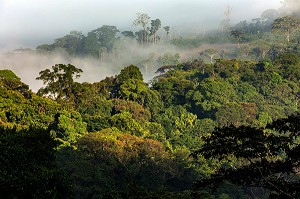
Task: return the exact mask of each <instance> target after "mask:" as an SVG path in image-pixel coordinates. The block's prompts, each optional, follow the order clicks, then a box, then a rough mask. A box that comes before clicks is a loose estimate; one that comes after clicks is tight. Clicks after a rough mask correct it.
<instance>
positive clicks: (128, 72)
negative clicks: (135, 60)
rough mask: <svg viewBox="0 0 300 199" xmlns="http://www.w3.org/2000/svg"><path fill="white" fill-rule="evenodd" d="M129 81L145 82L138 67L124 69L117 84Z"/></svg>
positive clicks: (131, 66)
mask: <svg viewBox="0 0 300 199" xmlns="http://www.w3.org/2000/svg"><path fill="white" fill-rule="evenodd" d="M129 79H135V80H140V81H143V75H142V73H141V71H140V69H139V68H138V67H137V66H134V65H130V66H127V67H125V68H123V69H122V70H121V72H120V74H119V75H118V76H117V82H118V83H119V84H122V83H123V82H124V81H126V80H129Z"/></svg>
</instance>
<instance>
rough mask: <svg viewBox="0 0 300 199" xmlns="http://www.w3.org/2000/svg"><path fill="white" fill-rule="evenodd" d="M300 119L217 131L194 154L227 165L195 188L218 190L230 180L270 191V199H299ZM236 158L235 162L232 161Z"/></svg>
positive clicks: (287, 119) (292, 118) (231, 127)
mask: <svg viewBox="0 0 300 199" xmlns="http://www.w3.org/2000/svg"><path fill="white" fill-rule="evenodd" d="M299 120H300V116H299V115H293V116H290V117H288V118H286V119H280V120H277V121H275V122H273V123H272V124H270V125H267V127H266V128H265V129H257V128H253V127H246V126H241V127H233V126H230V127H225V128H218V129H216V130H215V131H214V132H212V133H211V134H210V135H209V136H207V137H206V138H205V144H204V145H203V146H202V147H201V149H200V150H199V151H197V152H196V153H195V154H194V155H199V154H201V155H203V156H204V157H205V158H215V159H218V160H219V161H222V160H223V161H224V160H225V161H226V160H227V162H228V163H227V164H223V166H221V167H220V168H219V170H218V171H217V172H216V173H215V174H213V175H211V176H210V177H204V178H201V179H199V180H198V182H197V183H196V186H197V187H202V188H203V187H210V188H216V187H218V186H220V185H221V184H222V182H225V181H227V182H230V183H232V184H235V185H238V186H246V187H261V188H264V189H268V190H269V191H270V198H278V199H279V198H290V199H296V198H299V197H300V191H299V190H300V180H299V166H300V165H299V164H300V161H299V160H300V156H299V154H300V153H299V151H300V145H299V141H298V140H299V136H300V134H299V133H300V131H299V129H300V126H299V124H300V123H299ZM233 159H235V160H236V161H230V160H233Z"/></svg>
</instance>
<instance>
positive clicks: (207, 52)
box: [203, 48, 218, 64]
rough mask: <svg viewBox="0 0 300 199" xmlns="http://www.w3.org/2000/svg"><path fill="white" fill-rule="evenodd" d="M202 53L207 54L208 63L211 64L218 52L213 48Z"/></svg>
mask: <svg viewBox="0 0 300 199" xmlns="http://www.w3.org/2000/svg"><path fill="white" fill-rule="evenodd" d="M203 53H205V54H207V55H208V56H209V57H210V63H211V64H212V63H213V58H214V56H215V55H217V54H218V50H216V49H214V48H209V49H206V50H204V52H203Z"/></svg>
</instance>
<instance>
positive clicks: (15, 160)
mask: <svg viewBox="0 0 300 199" xmlns="http://www.w3.org/2000/svg"><path fill="white" fill-rule="evenodd" d="M0 143H1V144H0V161H1V166H0V173H1V177H0V195H1V197H2V198H67V197H68V195H69V194H70V187H69V182H68V180H67V178H66V177H65V176H64V174H63V173H62V172H61V171H60V169H59V168H58V167H57V165H56V164H55V149H54V148H56V147H57V146H58V142H57V141H55V140H53V138H51V137H50V133H49V131H47V130H44V129H36V128H32V127H30V128H28V129H23V130H20V131H17V130H16V129H15V128H13V129H10V128H3V127H0Z"/></svg>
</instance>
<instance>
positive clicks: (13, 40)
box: [0, 0, 281, 91]
mask: <svg viewBox="0 0 300 199" xmlns="http://www.w3.org/2000/svg"><path fill="white" fill-rule="evenodd" d="M228 5H229V6H230V7H231V9H232V14H231V23H232V24H235V23H238V22H239V21H242V20H251V19H253V18H259V17H260V15H261V13H262V12H263V11H264V10H267V9H278V8H279V7H280V6H281V3H280V0H272V1H270V0H227V1H225V0H205V1H200V0H188V1H182V0H164V1H159V0H151V1H150V0H144V1H138V0H124V1H118V0H110V1H105V0H84V1H83V0H65V1H61V0H51V1H48V0H39V1H37V0H15V1H11V0H0V23H1V28H0V53H1V55H0V56H1V57H0V69H11V70H13V71H14V72H15V73H16V74H17V75H18V76H20V77H21V79H22V81H23V82H25V83H27V84H29V85H30V88H31V89H32V90H33V91H37V90H38V89H39V88H40V87H41V86H42V83H41V82H39V81H36V80H35V78H36V77H37V76H38V73H39V71H41V70H44V69H45V68H50V67H51V66H52V65H54V64H57V63H63V64H67V63H70V64H73V65H75V66H76V67H79V68H82V69H83V71H84V72H83V74H82V78H81V80H80V81H88V82H93V81H99V80H101V79H102V78H104V77H106V76H111V75H114V74H118V73H119V69H120V68H122V67H124V66H126V65H128V64H130V61H131V60H130V59H129V58H128V56H123V57H124V59H123V60H120V61H119V62H117V63H110V64H108V65H100V64H99V62H98V60H96V59H92V58H76V57H70V56H69V55H67V54H64V53H61V52H57V53H52V54H50V55H37V54H35V53H32V52H26V53H14V54H10V53H8V52H9V51H13V50H14V49H19V48H32V49H33V50H34V49H35V48H36V47H37V46H38V45H41V44H50V43H53V41H54V40H55V39H56V38H59V37H62V36H64V35H67V34H68V33H70V31H72V30H76V31H82V33H83V34H87V32H88V31H90V30H93V29H96V28H98V27H101V26H102V25H112V26H116V27H117V28H118V29H119V30H120V31H125V30H132V31H138V30H139V29H140V27H135V26H133V21H134V20H135V19H136V13H138V12H139V13H147V14H148V15H149V16H150V17H151V19H156V18H158V19H160V20H161V22H162V27H163V26H170V27H171V31H173V34H174V32H175V33H176V34H177V35H181V34H186V33H193V34H198V33H199V32H201V31H203V30H210V29H214V28H217V27H218V26H219V25H220V22H221V21H222V20H223V19H224V18H225V15H224V12H225V10H226V7H227V6H228ZM132 48H134V45H132ZM151 51H155V52H158V53H163V52H174V53H176V52H179V51H180V50H178V49H174V47H172V46H164V47H160V48H154V49H149V50H148V52H138V53H144V54H145V56H146V54H149V53H151ZM130 53H131V54H135V53H137V51H135V50H134V49H132V51H131V52H130ZM142 72H143V74H144V75H147V74H145V73H146V71H145V70H144V71H142ZM151 77H152V76H150V77H146V78H145V79H150V78H151Z"/></svg>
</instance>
